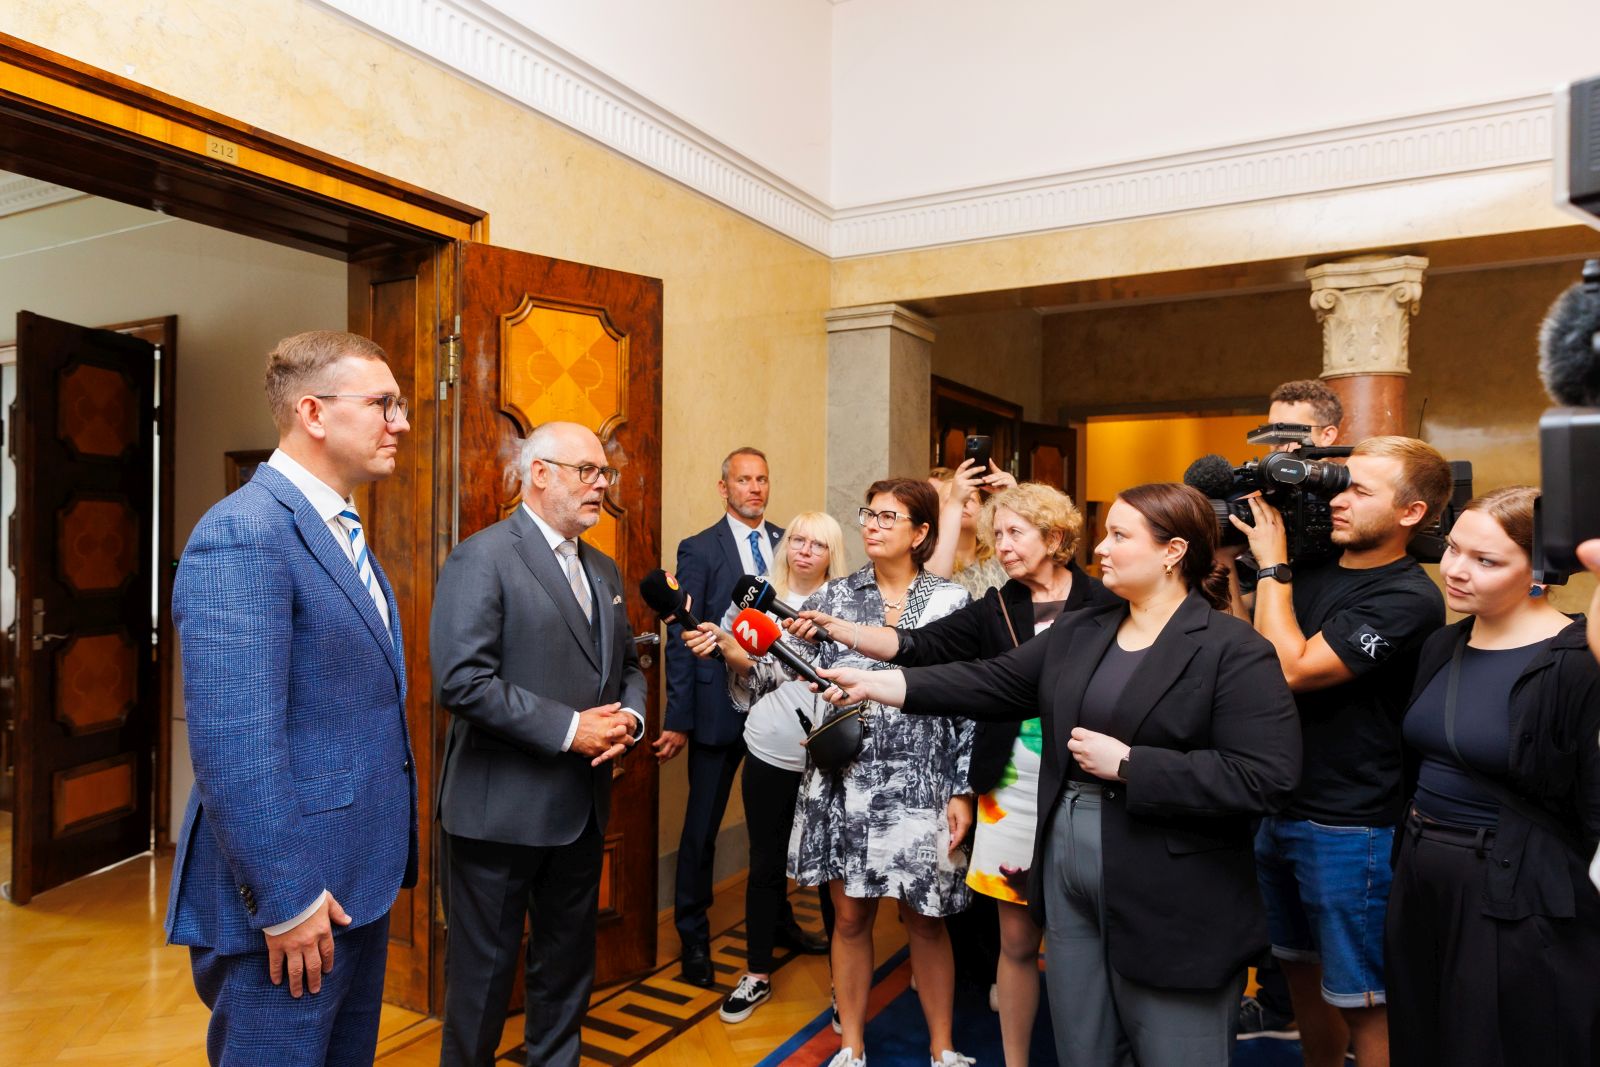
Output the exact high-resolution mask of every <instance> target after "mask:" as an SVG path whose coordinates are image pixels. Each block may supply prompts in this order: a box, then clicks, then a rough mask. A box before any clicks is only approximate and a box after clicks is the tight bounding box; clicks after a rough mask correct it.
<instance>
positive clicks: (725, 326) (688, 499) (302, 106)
mask: <svg viewBox="0 0 1600 1067" xmlns="http://www.w3.org/2000/svg"><path fill="white" fill-rule="evenodd" d="M3 28H4V30H5V31H6V32H8V33H11V34H14V35H16V36H18V37H21V38H22V39H24V40H26V41H29V42H32V43H35V44H38V45H42V46H44V47H46V48H49V49H52V50H54V51H57V52H61V53H63V54H65V55H67V56H70V57H72V58H74V59H78V60H81V61H83V62H86V63H90V64H93V65H95V66H98V67H101V68H104V69H106V70H110V71H113V72H115V73H117V74H119V75H123V76H126V77H129V78H132V79H133V80H135V81H137V82H139V83H141V84H144V85H149V86H152V87H154V88H156V89H160V90H162V91H164V92H168V93H171V94H174V95H176V96H179V97H182V98H184V99H187V100H191V101H194V102H195V103H198V104H201V105H203V106H205V107H208V108H211V109H213V110H215V111H219V112H221V113H223V114H225V115H228V116H229V117H231V118H235V119H240V120H243V121H245V122H249V123H252V124H254V125H257V126H260V127H262V128H264V129H266V130H270V131H271V132H273V133H276V134H280V135H282V136H285V137H289V138H292V139H293V140H296V141H299V142H301V143H304V144H307V145H310V146H312V147H314V148H318V149H321V150H322V151H325V152H328V153H331V154H332V155H335V156H338V157H340V158H343V159H346V160H349V161H351V162H354V163H357V164H360V165H362V166H366V167H370V168H372V169H374V170H377V171H380V172H382V173H384V174H388V175H392V176H394V177H396V178H400V179H402V180H404V181H407V182H411V183H413V184H415V185H419V186H421V187H423V188H426V189H429V190H431V191H433V192H436V193H441V194H444V195H446V196H450V197H453V198H455V199H457V200H461V201H464V202H466V203H469V204H472V205H473V206H475V207H479V208H482V209H484V210H486V211H488V212H489V214H490V219H491V240H492V242H493V243H494V244H497V245H502V246H505V247H510V248H516V249H521V250H525V251H529V252H537V253H540V254H542V255H548V256H555V257H559V258H562V259H570V260H577V261H579V262H584V263H593V264H597V265H599V266H605V267H612V268H616V269H619V270H625V271H632V272H634V273H639V274H645V275H650V276H653V277H657V278H660V279H662V282H663V286H664V324H663V326H664V328H663V352H664V356H663V383H662V398H663V403H662V420H661V421H662V442H663V443H662V489H663V491H662V514H661V525H662V545H663V555H664V556H665V557H667V558H668V559H670V558H672V556H673V555H674V554H675V550H676V545H677V543H678V541H679V540H680V539H682V538H683V537H685V536H687V535H689V534H691V533H694V532H695V531H697V530H699V529H702V528H703V527H705V526H706V525H708V524H709V523H710V522H711V521H712V520H713V519H714V518H715V517H716V515H717V513H718V510H719V508H720V504H719V501H718V498H717V495H716V486H715V483H716V480H717V473H718V470H717V467H718V463H719V462H720V461H721V458H722V456H723V455H724V454H726V453H727V452H728V451H729V450H731V449H732V448H733V447H735V446H737V445H742V444H747V443H749V444H755V445H758V446H760V447H761V448H763V449H764V450H766V451H767V453H768V455H769V456H770V457H771V461H772V473H773V485H774V491H773V496H772V501H771V509H772V514H773V515H775V516H788V515H791V514H793V513H795V512H796V511H801V510H805V509H811V508H817V507H820V506H821V505H822V499H823V476H824V465H823V463H822V462H821V461H820V458H819V456H818V455H817V442H818V441H819V440H820V439H821V430H822V428H823V427H824V426H825V425H826V366H827V342H826V337H825V333H824V330H823V320H822V314H823V312H824V311H825V310H826V309H827V307H828V303H829V300H828V285H829V273H828V264H827V261H826V260H825V259H824V258H823V257H822V256H820V255H819V254H817V253H815V252H812V251H809V250H807V249H805V248H802V247H801V246H799V245H797V244H795V243H794V242H792V241H790V240H788V239H787V238H783V237H780V236H778V235H776V234H775V233H773V232H772V231H770V230H767V229H766V228H764V227H762V226H760V225H758V224H756V223H754V222H751V221H749V220H748V219H745V218H743V217H742V216H739V215H736V214H735V213H733V212H732V211H729V210H728V209H726V208H723V207H721V206H720V205H717V204H714V203H712V202H711V201H709V200H707V199H705V198H704V197H701V196H699V195H698V194H695V193H692V192H689V191H688V190H686V189H684V188H683V187H681V186H679V185H677V184H675V183H673V182H671V181H669V180H667V179H664V178H662V177H660V176H659V175H656V174H654V173H651V172H649V171H646V170H645V169H643V168H642V167H640V166H638V165H637V164H634V163H632V162H631V161H629V160H626V159H623V158H622V157H620V156H618V155H616V154H614V153H612V152H610V151H608V150H606V149H604V148H601V147H598V146H596V145H595V144H593V143H592V142H590V141H587V140H585V139H584V138H582V137H580V136H578V135H576V134H574V133H572V132H570V131H569V130H567V129H565V128H564V127H561V126H558V125H556V124H555V123H553V122H551V121H549V120H547V119H544V118H542V117H541V116H538V115H535V114H532V113H530V112H528V111H526V110H524V109H522V108H520V107H517V106H515V105H513V104H511V103H509V102H507V101H506V100H504V99H501V98H500V97H497V96H494V95H493V94H491V93H488V92H486V91H483V90H480V89H477V88H474V87H473V86H471V85H468V84H467V83H465V82H463V81H461V80H460V79H458V78H456V77H453V76H451V75H449V74H447V73H445V72H444V71H442V70H439V69H438V68H436V67H433V66H431V65H429V64H428V63H425V62H423V61H421V60H419V59H416V58H414V57H412V56H411V55H409V54H407V53H405V52H402V51H401V50H399V49H397V48H394V47H392V46H390V45H388V44H386V43H384V42H382V41H379V40H377V39H375V38H373V37H372V36H370V35H369V34H367V33H365V32H363V31H361V30H359V29H357V28H356V27H354V26H353V25H351V24H350V23H347V22H345V21H343V20H341V19H339V18H338V17H336V16H334V15H331V14H328V13H327V12H325V11H323V10H321V9H319V8H317V7H315V6H313V5H311V4H308V3H284V2H282V0H235V2H232V3H228V4H193V3H187V2H184V0H148V2H145V3H140V4H110V5H107V4H101V3H92V2H88V0H21V2H20V4H19V3H16V2H13V3H11V4H8V5H7V9H6V16H5V19H4V24H3ZM340 307H341V311H342V307H343V304H342V298H341V304H340ZM341 320H342V314H341ZM683 766H684V761H683V760H682V759H679V760H675V761H673V763H671V764H669V765H667V767H666V768H665V769H664V771H663V775H662V784H661V804H662V817H661V824H660V825H661V851H662V853H663V854H665V853H668V852H670V851H672V850H674V849H676V847H677V835H678V831H679V828H680V814H679V813H680V812H681V811H682V804H683V796H684V794H685V785H684V778H683ZM742 818H743V816H742V809H741V808H740V805H739V802H738V799H737V794H735V800H734V802H733V804H732V805H731V806H730V814H729V819H728V825H730V826H731V825H732V824H733V823H736V822H740V821H742ZM725 835H726V831H725ZM727 836H729V837H730V839H734V840H737V839H742V836H743V835H742V834H737V835H727ZM730 859H737V856H731V857H730ZM734 866H735V869H737V867H738V866H742V864H740V863H735V865H734ZM721 867H723V865H722V864H720V863H719V868H721Z"/></svg>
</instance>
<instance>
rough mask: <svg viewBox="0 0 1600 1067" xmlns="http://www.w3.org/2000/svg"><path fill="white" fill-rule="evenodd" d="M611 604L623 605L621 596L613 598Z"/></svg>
mask: <svg viewBox="0 0 1600 1067" xmlns="http://www.w3.org/2000/svg"><path fill="white" fill-rule="evenodd" d="M611 603H613V604H620V603H622V597H620V596H614V597H612V598H611Z"/></svg>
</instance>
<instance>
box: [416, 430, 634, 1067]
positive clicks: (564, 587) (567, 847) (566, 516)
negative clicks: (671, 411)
mask: <svg viewBox="0 0 1600 1067" xmlns="http://www.w3.org/2000/svg"><path fill="white" fill-rule="evenodd" d="M519 466H520V468H521V472H522V482H523V487H522V505H521V506H520V507H518V508H517V510H516V511H514V512H512V514H511V517H510V518H508V519H505V520H504V521H502V522H498V523H495V524H494V525H493V526H491V527H489V528H488V529H486V530H482V531H480V532H479V533H477V534H474V535H473V536H472V537H469V538H468V539H467V540H465V541H463V542H462V543H461V544H459V545H457V546H456V549H455V551H454V552H452V553H451V554H450V558H449V559H448V560H446V561H445V565H444V569H443V570H441V571H440V573H439V583H438V586H437V589H436V591H435V595H434V605H433V621H432V626H431V628H430V631H429V641H430V645H431V653H432V658H433V676H434V679H435V681H436V684H437V685H438V687H439V690H438V692H439V699H440V702H441V703H443V704H444V706H445V707H447V708H449V709H450V712H451V715H452V716H453V718H452V720H451V723H450V733H449V736H448V739H447V740H446V742H445V755H444V765H443V770H442V771H441V772H440V776H439V805H438V810H439V822H440V825H441V826H442V827H443V828H444V838H445V848H446V854H447V865H448V872H449V873H448V878H447V882H446V894H447V895H446V897H445V914H446V917H447V918H448V920H449V923H450V939H449V944H448V946H447V950H446V957H445V1011H444V1036H443V1042H442V1046H441V1049H440V1055H439V1062H440V1063H441V1064H443V1065H449V1067H488V1065H489V1064H490V1063H492V1062H493V1060H494V1054H495V1050H496V1045H497V1044H498V1043H499V1040H500V1033H501V1029H502V1027H503V1025H504V1022H505V1016H506V1004H507V1001H508V998H509V995H510V992H511V982H512V978H513V969H514V968H515V966H516V962H517V949H518V946H519V945H520V943H521V940H522V925H523V920H524V917H525V916H526V917H528V918H529V919H530V920H531V922H530V929H531V931H532V933H531V934H530V936H529V940H528V961H527V1011H526V1018H525V1031H526V1040H527V1057H528V1059H527V1062H528V1063H530V1064H535V1063H536V1064H541V1065H543V1064H553V1065H561V1067H577V1064H578V1060H579V1033H578V1027H579V1023H580V1021H581V1020H582V1018H583V1013H584V1011H585V1009H586V1008H587V1007H588V1003H589V991H590V989H591V988H592V987H593V985H594V955H595V922H596V918H597V915H598V910H599V889H600V872H601V846H602V843H603V841H604V836H605V829H606V820H607V817H608V816H609V815H610V813H611V767H610V766H609V765H608V763H607V761H608V760H612V759H615V758H617V757H618V756H620V755H621V754H622V753H623V752H624V751H625V750H626V749H627V747H628V746H630V745H632V744H633V743H634V742H635V741H636V740H637V739H638V738H639V737H640V736H641V735H642V734H643V733H644V718H643V717H642V716H641V715H640V714H639V712H638V710H637V709H640V708H643V707H644V706H645V705H644V700H645V678H644V673H643V672H642V671H640V669H639V660H638V656H637V654H636V653H635V651H634V646H633V640H632V630H631V629H630V627H629V625H628V614H627V606H626V605H625V604H624V603H623V585H622V577H621V575H620V574H619V573H618V572H617V565H616V564H615V563H614V562H613V561H612V560H611V559H610V558H609V557H607V556H606V555H604V554H603V553H601V552H599V551H596V550H595V549H593V548H591V547H590V546H589V545H587V544H585V543H584V542H583V541H582V540H581V538H580V535H581V534H582V533H583V532H584V531H585V530H587V529H589V528H590V527H591V526H593V525H594V524H595V523H596V522H597V521H599V518H600V506H601V502H602V501H603V499H604V497H605V492H606V487H607V486H608V485H610V484H611V483H612V482H614V481H615V480H616V477H617V471H616V469H615V468H613V467H608V466H606V454H605V450H604V448H603V447H602V446H601V444H600V440H599V438H597V437H596V436H595V435H594V434H593V433H591V432H590V431H589V430H588V429H586V428H585V427H582V426H579V425H576V424H574V423H564V422H552V423H545V424H544V425H543V426H539V427H537V428H535V429H534V431H533V432H532V433H531V434H529V435H528V437H527V439H526V441H524V442H523V449H522V456H521V460H520V463H519Z"/></svg>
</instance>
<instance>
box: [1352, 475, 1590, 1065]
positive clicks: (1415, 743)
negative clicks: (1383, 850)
mask: <svg viewBox="0 0 1600 1067" xmlns="http://www.w3.org/2000/svg"><path fill="white" fill-rule="evenodd" d="M1538 495H1539V491H1538V490H1537V489H1534V488H1532V487H1531V486H1511V487H1509V488H1506V489H1497V490H1495V491H1494V492H1492V493H1488V494H1486V495H1485V496H1484V497H1482V498H1480V499H1478V500H1474V501H1473V502H1472V503H1470V504H1468V505H1467V507H1466V509H1465V510H1464V511H1463V512H1462V514H1461V517H1460V518H1459V519H1457V520H1456V523H1455V526H1454V528H1453V529H1451V531H1450V536H1449V539H1448V541H1447V543H1446V549H1445V553H1444V558H1443V560H1441V561H1440V564H1439V573H1440V575H1441V576H1442V577H1443V578H1444V582H1445V595H1446V598H1447V599H1448V602H1449V605H1450V608H1451V610H1453V611H1459V612H1462V613H1464V614H1466V616H1467V617H1466V618H1465V619H1463V620H1462V621H1461V622H1458V623H1456V624H1455V625H1454V626H1447V627H1445V628H1444V629H1442V630H1440V631H1438V632H1437V633H1435V634H1434V635H1433V636H1432V637H1431V638H1429V639H1428V641H1427V643H1426V644H1424V645H1423V646H1422V652H1421V656H1420V660H1419V662H1418V667H1417V681H1416V688H1415V691H1414V693H1413V696H1412V701H1411V706H1410V707H1409V708H1408V709H1407V711H1406V717H1405V721H1404V735H1405V739H1406V745H1407V753H1406V754H1407V757H1408V758H1407V761H1406V772H1407V773H1406V779H1407V781H1406V785H1407V792H1408V795H1409V796H1410V797H1411V803H1410V807H1409V810H1408V813H1407V816H1406V823H1405V832H1404V834H1403V835H1400V836H1398V837H1397V838H1396V840H1395V851H1396V859H1397V863H1396V868H1395V875H1394V890H1393V892H1392V894H1391V895H1390V898H1389V916H1388V924H1387V931H1386V932H1387V938H1386V942H1385V953H1384V956H1385V958H1386V959H1387V961H1388V992H1389V1044H1390V1054H1391V1057H1392V1062H1393V1063H1394V1064H1395V1065H1396V1067H1436V1065H1444V1064H1448V1065H1450V1067H1502V1065H1504V1064H1516V1063H1529V1062H1534V1061H1537V1062H1538V1063H1539V1064H1541V1065H1543V1067H1579V1065H1582V1067H1590V1065H1592V1064H1595V1063H1600V985H1597V984H1596V982H1595V968H1596V965H1597V964H1600V893H1596V891H1595V887H1594V886H1593V885H1592V884H1591V883H1590V881H1589V871H1588V865H1589V857H1590V856H1592V855H1593V854H1594V850H1595V843H1596V841H1597V840H1600V746H1597V744H1596V736H1597V734H1600V666H1597V665H1596V664H1595V661H1594V658H1593V657H1592V656H1591V655H1590V654H1589V650H1588V648H1586V647H1585V643H1584V620H1583V617H1582V616H1578V617H1577V618H1576V619H1570V618H1568V617H1567V616H1566V615H1563V614H1562V613H1561V612H1560V611H1558V610H1557V609H1556V608H1555V607H1554V606H1552V605H1551V604H1550V603H1549V601H1547V600H1546V599H1545V597H1544V595H1543V592H1544V590H1543V587H1542V586H1541V585H1539V584H1538V583H1536V582H1535V581H1534V573H1533V564H1532V561H1531V555H1532V549H1533V507H1534V501H1535V499H1536V498H1537V497H1538ZM1530 592H1531V593H1533V594H1534V595H1532V596H1530V595H1529V594H1530ZM1452 674H1455V675H1456V683H1455V685H1454V686H1453V687H1452V685H1451V675H1452ZM1452 688H1453V689H1454V690H1455V694H1454V696H1455V699H1454V702H1453V703H1454V711H1453V713H1452V711H1451V703H1452V701H1451V690H1452ZM1447 722H1448V723H1449V724H1450V725H1449V728H1448V731H1447V727H1446V723H1447ZM1452 742H1453V744H1452Z"/></svg>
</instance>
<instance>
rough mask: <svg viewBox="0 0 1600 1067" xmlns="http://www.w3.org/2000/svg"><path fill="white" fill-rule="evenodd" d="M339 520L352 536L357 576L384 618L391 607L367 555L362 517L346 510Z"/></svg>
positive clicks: (392, 636)
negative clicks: (386, 601)
mask: <svg viewBox="0 0 1600 1067" xmlns="http://www.w3.org/2000/svg"><path fill="white" fill-rule="evenodd" d="M339 518H340V519H341V520H342V521H343V526H344V528H345V533H347V534H349V535H350V551H351V554H352V555H354V556H355V565H356V575H357V576H358V577H359V578H360V579H361V584H362V585H364V586H366V587H367V592H368V593H369V594H371V596H372V603H373V604H374V605H375V606H376V607H377V609H378V617H379V618H383V617H384V616H385V615H386V614H387V611H388V607H389V605H388V604H386V603H384V600H383V590H382V589H379V588H378V577H377V575H375V574H373V573H372V557H371V556H370V555H368V554H367V539H366V537H365V536H363V535H362V533H361V517H360V516H359V515H357V514H356V509H355V508H345V509H344V510H343V511H341V512H339ZM389 639H390V640H391V641H392V640H394V635H393V634H390V635H389Z"/></svg>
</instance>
